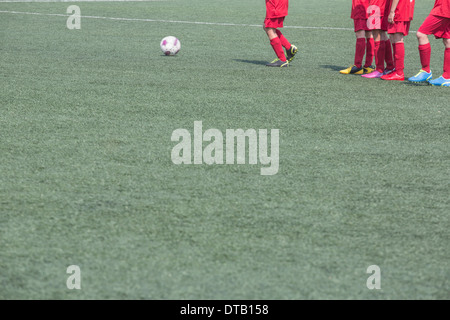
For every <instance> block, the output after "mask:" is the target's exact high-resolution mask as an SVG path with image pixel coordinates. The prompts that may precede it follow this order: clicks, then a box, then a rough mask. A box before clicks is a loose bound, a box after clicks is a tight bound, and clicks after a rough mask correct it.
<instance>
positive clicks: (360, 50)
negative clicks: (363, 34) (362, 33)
mask: <svg viewBox="0 0 450 320" xmlns="http://www.w3.org/2000/svg"><path fill="white" fill-rule="evenodd" d="M365 51H366V38H358V39H356V48H355V66H356V67H357V68H361V67H362V61H363V58H364V52H365Z"/></svg>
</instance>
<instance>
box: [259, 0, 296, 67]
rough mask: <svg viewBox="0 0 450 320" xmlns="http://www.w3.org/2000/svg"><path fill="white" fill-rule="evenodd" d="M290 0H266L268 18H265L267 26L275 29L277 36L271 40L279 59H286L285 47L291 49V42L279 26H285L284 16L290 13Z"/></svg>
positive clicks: (265, 25)
mask: <svg viewBox="0 0 450 320" xmlns="http://www.w3.org/2000/svg"><path fill="white" fill-rule="evenodd" d="M288 8H289V0H266V18H265V20H264V27H265V28H272V29H275V31H276V34H277V36H276V37H275V38H273V39H271V40H270V45H271V46H272V48H273V50H274V51H275V54H276V55H277V57H278V59H279V60H280V61H282V62H285V61H286V56H285V54H284V51H283V48H285V49H286V50H289V49H290V48H291V43H290V42H289V41H288V40H287V39H286V37H285V36H284V35H283V34H282V33H281V31H280V30H278V28H283V23H284V18H285V17H286V16H287V15H288Z"/></svg>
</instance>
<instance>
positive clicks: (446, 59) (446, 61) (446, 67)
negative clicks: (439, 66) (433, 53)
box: [442, 48, 450, 79]
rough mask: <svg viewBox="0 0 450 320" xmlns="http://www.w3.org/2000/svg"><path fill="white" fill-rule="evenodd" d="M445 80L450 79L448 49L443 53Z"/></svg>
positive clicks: (449, 53)
mask: <svg viewBox="0 0 450 320" xmlns="http://www.w3.org/2000/svg"><path fill="white" fill-rule="evenodd" d="M442 76H443V77H444V78H445V79H450V48H447V49H445V53H444V74H443V75H442Z"/></svg>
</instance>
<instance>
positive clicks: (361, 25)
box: [353, 19, 369, 32]
mask: <svg viewBox="0 0 450 320" xmlns="http://www.w3.org/2000/svg"><path fill="white" fill-rule="evenodd" d="M353 23H354V25H355V32H356V31H359V30H364V31H369V27H368V26H367V19H354V20H353Z"/></svg>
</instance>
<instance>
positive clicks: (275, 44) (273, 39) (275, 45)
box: [264, 19, 288, 67]
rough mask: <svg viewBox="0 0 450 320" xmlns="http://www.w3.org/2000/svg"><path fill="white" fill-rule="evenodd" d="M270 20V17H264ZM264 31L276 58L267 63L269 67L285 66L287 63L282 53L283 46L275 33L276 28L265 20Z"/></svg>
mask: <svg viewBox="0 0 450 320" xmlns="http://www.w3.org/2000/svg"><path fill="white" fill-rule="evenodd" d="M266 20H270V19H266ZM264 31H265V32H266V34H267V37H268V38H269V41H270V45H271V46H272V49H273V51H274V52H275V54H276V56H277V59H275V60H274V61H272V62H271V63H268V64H267V66H269V67H285V66H287V65H288V62H287V60H286V56H285V54H284V50H283V46H282V45H281V40H280V38H279V37H278V35H277V32H276V28H273V27H271V26H270V21H266V22H265V26H264Z"/></svg>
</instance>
